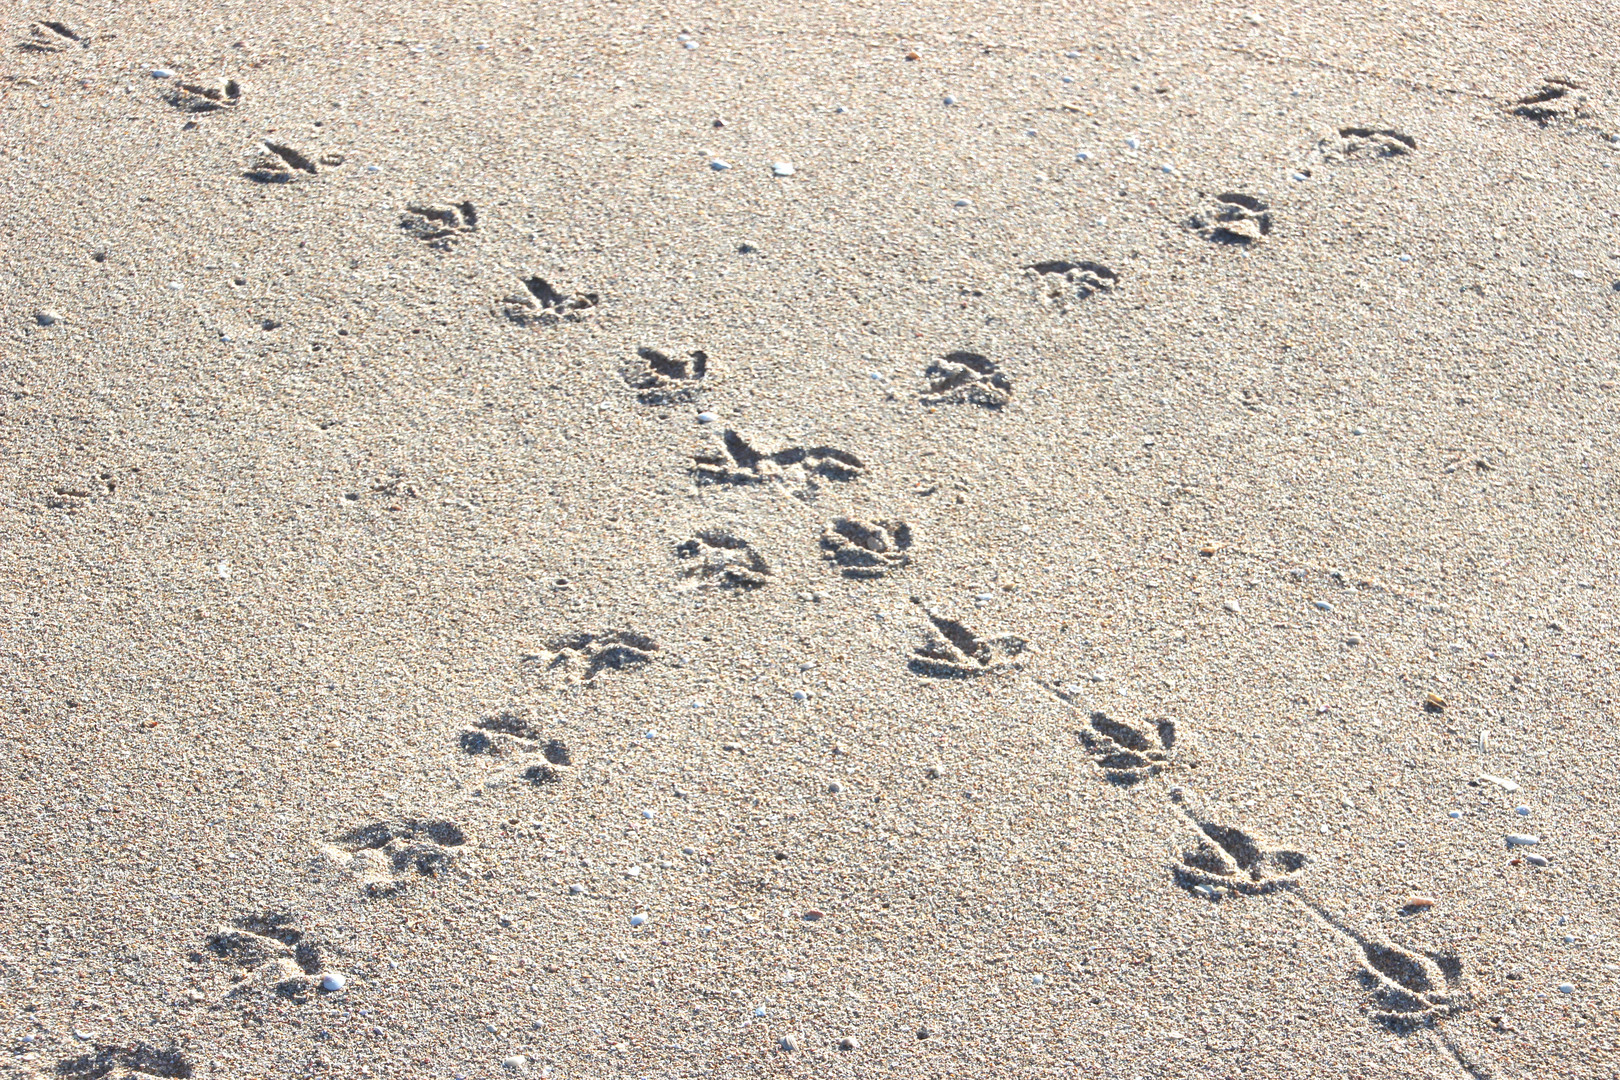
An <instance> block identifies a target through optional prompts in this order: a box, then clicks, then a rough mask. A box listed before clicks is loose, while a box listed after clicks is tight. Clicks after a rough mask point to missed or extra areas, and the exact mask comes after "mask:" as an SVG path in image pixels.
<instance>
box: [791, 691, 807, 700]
mask: <svg viewBox="0 0 1620 1080" xmlns="http://www.w3.org/2000/svg"><path fill="white" fill-rule="evenodd" d="M793 700H794V701H809V700H810V691H808V690H795V691H793Z"/></svg>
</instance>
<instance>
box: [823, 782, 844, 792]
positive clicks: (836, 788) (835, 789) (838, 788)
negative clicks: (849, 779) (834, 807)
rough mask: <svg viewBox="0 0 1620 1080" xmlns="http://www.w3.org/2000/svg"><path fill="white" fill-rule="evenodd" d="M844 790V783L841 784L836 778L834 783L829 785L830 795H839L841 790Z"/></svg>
mask: <svg viewBox="0 0 1620 1080" xmlns="http://www.w3.org/2000/svg"><path fill="white" fill-rule="evenodd" d="M843 790H844V785H843V784H840V783H839V782H838V781H836V780H834V781H833V782H832V783H830V784H828V785H827V794H829V795H837V794H838V793H839V792H840V791H843Z"/></svg>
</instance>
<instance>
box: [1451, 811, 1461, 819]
mask: <svg viewBox="0 0 1620 1080" xmlns="http://www.w3.org/2000/svg"><path fill="white" fill-rule="evenodd" d="M1451 816H1452V817H1454V818H1460V817H1462V811H1461V810H1453V811H1452V812H1451Z"/></svg>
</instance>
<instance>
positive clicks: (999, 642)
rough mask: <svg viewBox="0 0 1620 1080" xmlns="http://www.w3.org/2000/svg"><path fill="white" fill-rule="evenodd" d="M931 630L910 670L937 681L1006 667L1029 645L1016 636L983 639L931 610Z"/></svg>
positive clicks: (971, 676) (914, 654) (925, 635)
mask: <svg viewBox="0 0 1620 1080" xmlns="http://www.w3.org/2000/svg"><path fill="white" fill-rule="evenodd" d="M928 621H929V623H930V624H931V625H932V629H930V630H929V631H927V632H926V633H925V634H924V637H923V642H922V644H921V645H919V646H917V647H916V648H915V649H913V650H912V657H911V660H910V662H909V663H908V664H907V667H908V668H909V669H910V670H911V672H912V673H913V674H915V675H926V676H928V677H930V678H935V679H967V678H973V677H975V676H978V675H985V674H988V673H989V672H992V671H996V670H998V669H1000V668H1002V667H1005V666H1006V665H1007V664H1008V663H1009V661H1010V660H1011V659H1012V658H1013V657H1015V656H1017V655H1018V654H1019V653H1021V652H1023V651H1024V647H1025V646H1026V645H1028V644H1029V643H1028V642H1027V641H1026V640H1025V639H1023V638H1021V637H1019V636H1017V635H1016V634H998V635H995V636H991V637H980V636H979V635H978V634H976V633H974V632H973V631H972V630H970V629H968V628H967V626H965V625H964V624H962V623H960V622H957V621H956V620H955V619H947V618H944V617H943V616H941V615H937V614H935V613H934V612H932V611H930V612H929V613H928Z"/></svg>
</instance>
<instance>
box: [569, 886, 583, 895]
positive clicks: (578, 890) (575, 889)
mask: <svg viewBox="0 0 1620 1080" xmlns="http://www.w3.org/2000/svg"><path fill="white" fill-rule="evenodd" d="M568 895H569V896H584V895H585V886H583V885H570V886H568Z"/></svg>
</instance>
